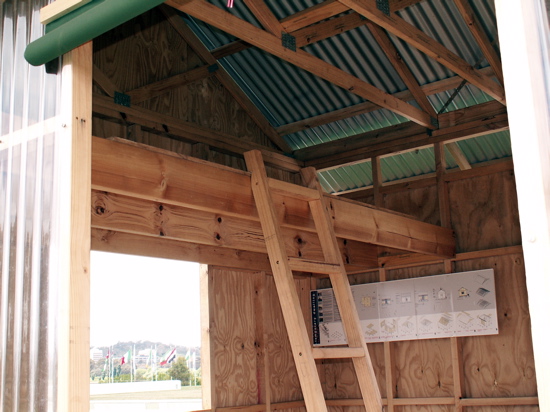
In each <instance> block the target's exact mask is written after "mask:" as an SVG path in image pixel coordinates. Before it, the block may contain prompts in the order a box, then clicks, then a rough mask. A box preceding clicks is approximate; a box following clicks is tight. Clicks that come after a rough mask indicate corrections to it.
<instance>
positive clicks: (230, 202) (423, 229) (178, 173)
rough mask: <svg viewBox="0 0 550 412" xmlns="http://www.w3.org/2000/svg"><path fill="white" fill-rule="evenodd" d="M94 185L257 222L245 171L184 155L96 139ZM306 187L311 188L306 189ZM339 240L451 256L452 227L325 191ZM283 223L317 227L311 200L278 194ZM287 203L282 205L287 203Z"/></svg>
mask: <svg viewBox="0 0 550 412" xmlns="http://www.w3.org/2000/svg"><path fill="white" fill-rule="evenodd" d="M92 170H93V180H92V185H93V188H94V189H96V190H100V191H106V192H112V193H117V194H122V195H126V196H133V197H139V198H142V199H149V200H152V201H158V202H162V203H163V204H171V205H175V206H182V207H186V208H190V209H194V210H201V211H207V212H213V213H221V214H224V215H227V216H234V217H238V218H242V219H248V220H253V221H258V216H257V211H256V208H255V205H254V200H253V198H252V193H251V191H250V177H249V175H248V174H247V173H245V172H241V171H237V170H234V169H230V168H227V167H222V166H219V165H214V164H211V163H208V162H204V161H200V160H198V159H193V158H187V157H185V156H169V155H164V154H160V153H151V152H150V151H148V150H146V149H142V148H139V147H134V146H131V145H124V144H120V143H116V142H112V141H108V140H105V139H99V138H95V139H94V146H93V163H92ZM303 190H304V191H307V190H311V189H307V188H304V189H303ZM326 196H327V200H326V202H327V203H328V204H329V205H330V206H331V208H332V209H331V210H332V213H333V217H334V225H335V231H336V234H337V236H338V237H339V238H342V239H347V240H355V241H358V242H364V243H370V244H376V245H382V246H389V247H394V248H397V249H402V250H406V251H415V252H420V253H427V254H436V255H441V256H447V257H449V256H453V255H454V245H455V241H454V238H453V236H452V231H450V230H448V229H443V228H440V227H438V226H434V225H430V224H426V223H423V222H419V221H415V220H412V219H409V218H405V217H403V216H402V215H398V214H393V213H390V212H387V211H381V210H377V209H376V208H373V207H369V206H368V205H364V204H360V203H357V202H353V201H348V200H345V199H338V198H335V197H333V196H330V195H326ZM274 197H275V199H276V202H277V204H278V205H279V207H281V212H282V210H283V208H284V213H281V216H280V219H281V224H282V226H283V227H288V228H295V229H299V230H301V231H309V232H311V231H314V223H313V221H312V219H311V216H310V214H309V213H308V207H307V202H305V201H303V200H299V199H294V198H289V197H284V196H280V195H276V194H274ZM283 205H284V206H283Z"/></svg>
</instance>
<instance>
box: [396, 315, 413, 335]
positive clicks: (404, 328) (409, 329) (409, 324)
mask: <svg viewBox="0 0 550 412" xmlns="http://www.w3.org/2000/svg"><path fill="white" fill-rule="evenodd" d="M415 329H416V320H415V318H414V316H409V317H408V318H405V320H404V321H402V322H401V324H400V325H399V331H400V332H401V333H402V334H411V333H414V332H415Z"/></svg>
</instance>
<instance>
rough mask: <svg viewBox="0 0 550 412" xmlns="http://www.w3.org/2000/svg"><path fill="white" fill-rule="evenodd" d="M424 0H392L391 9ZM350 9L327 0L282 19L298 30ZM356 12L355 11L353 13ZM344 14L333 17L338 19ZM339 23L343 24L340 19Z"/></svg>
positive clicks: (286, 27) (288, 25)
mask: <svg viewBox="0 0 550 412" xmlns="http://www.w3.org/2000/svg"><path fill="white" fill-rule="evenodd" d="M421 1H423V0H390V10H391V11H392V12H395V11H397V10H401V9H404V8H405V7H409V6H412V5H413V4H416V3H420V2H421ZM348 10H349V7H347V6H345V5H343V4H342V3H340V2H338V1H336V0H325V1H324V2H322V3H319V4H316V5H315V6H312V7H308V8H307V9H304V10H302V11H299V12H298V13H295V14H293V15H291V16H288V17H285V18H284V19H282V20H281V24H282V26H283V27H284V28H285V30H286V31H288V32H291V33H292V32H296V31H298V30H301V29H303V28H305V27H309V26H311V25H313V24H315V23H319V22H321V21H323V20H326V19H329V18H331V17H334V16H337V15H338V14H341V13H344V12H346V11H348ZM352 14H355V13H352ZM342 17H344V16H341V17H338V18H336V19H333V20H334V21H338V20H339V19H341V18H342ZM337 24H341V21H339V22H338V23H337Z"/></svg>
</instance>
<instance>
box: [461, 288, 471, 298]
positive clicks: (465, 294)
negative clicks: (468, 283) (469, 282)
mask: <svg viewBox="0 0 550 412" xmlns="http://www.w3.org/2000/svg"><path fill="white" fill-rule="evenodd" d="M458 297H459V298H469V297H470V291H469V290H468V289H466V288H460V289H458Z"/></svg>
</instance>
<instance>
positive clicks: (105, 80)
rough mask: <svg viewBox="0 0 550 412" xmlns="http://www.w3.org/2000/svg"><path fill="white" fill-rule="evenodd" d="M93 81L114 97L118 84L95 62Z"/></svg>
mask: <svg viewBox="0 0 550 412" xmlns="http://www.w3.org/2000/svg"><path fill="white" fill-rule="evenodd" d="M93 81H94V83H95V84H96V85H97V86H98V87H99V88H100V89H101V90H103V92H105V94H106V95H107V96H111V97H113V96H114V95H115V91H116V90H117V86H116V85H115V84H114V83H113V81H112V80H111V79H109V77H108V76H107V75H106V74H105V73H103V72H102V71H101V69H100V68H99V67H97V66H96V65H95V64H94V67H93Z"/></svg>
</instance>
